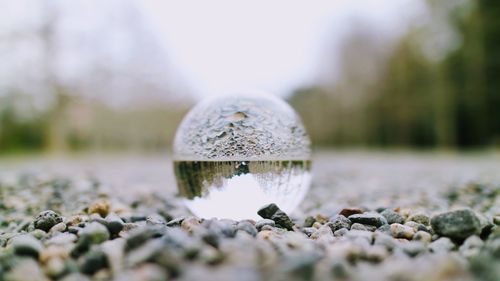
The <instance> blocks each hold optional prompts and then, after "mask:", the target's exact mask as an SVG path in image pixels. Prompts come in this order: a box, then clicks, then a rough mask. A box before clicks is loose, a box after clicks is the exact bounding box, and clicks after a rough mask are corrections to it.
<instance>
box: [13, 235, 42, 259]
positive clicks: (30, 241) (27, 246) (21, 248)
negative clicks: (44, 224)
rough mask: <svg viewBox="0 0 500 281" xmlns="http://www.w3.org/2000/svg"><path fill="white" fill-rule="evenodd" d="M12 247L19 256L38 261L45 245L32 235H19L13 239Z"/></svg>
mask: <svg viewBox="0 0 500 281" xmlns="http://www.w3.org/2000/svg"><path fill="white" fill-rule="evenodd" d="M10 245H11V246H12V248H13V250H14V253H15V254H16V255H18V256H29V257H33V258H36V259H38V256H39V255H40V252H41V251H42V250H43V245H42V243H41V242H40V241H38V240H37V239H36V238H35V237H33V236H32V235H30V234H21V235H17V236H15V237H14V238H12V239H11V241H10Z"/></svg>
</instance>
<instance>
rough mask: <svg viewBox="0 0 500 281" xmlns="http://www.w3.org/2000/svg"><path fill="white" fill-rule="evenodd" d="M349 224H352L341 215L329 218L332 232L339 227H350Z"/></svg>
mask: <svg viewBox="0 0 500 281" xmlns="http://www.w3.org/2000/svg"><path fill="white" fill-rule="evenodd" d="M351 224H352V222H351V220H349V219H348V218H346V217H345V216H343V215H336V216H334V217H332V218H331V219H330V227H331V228H332V231H333V232H335V231H337V230H339V229H341V228H347V229H349V228H350V227H351Z"/></svg>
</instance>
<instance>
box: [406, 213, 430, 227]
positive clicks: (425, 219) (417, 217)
mask: <svg viewBox="0 0 500 281" xmlns="http://www.w3.org/2000/svg"><path fill="white" fill-rule="evenodd" d="M407 221H414V222H416V223H420V224H423V225H429V223H430V218H429V216H428V215H426V214H422V213H417V214H414V215H411V216H410V217H409V218H408V220H407Z"/></svg>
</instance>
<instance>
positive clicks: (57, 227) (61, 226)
mask: <svg viewBox="0 0 500 281" xmlns="http://www.w3.org/2000/svg"><path fill="white" fill-rule="evenodd" d="M65 230H66V224H65V223H63V222H60V223H58V224H56V225H54V226H53V227H51V228H50V230H49V232H50V233H54V232H63V231H65Z"/></svg>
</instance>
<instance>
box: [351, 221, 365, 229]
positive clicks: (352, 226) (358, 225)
mask: <svg viewBox="0 0 500 281" xmlns="http://www.w3.org/2000/svg"><path fill="white" fill-rule="evenodd" d="M351 230H364V231H367V230H368V229H367V228H366V227H365V226H364V225H362V224H360V223H357V222H356V223H353V224H352V225H351Z"/></svg>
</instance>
